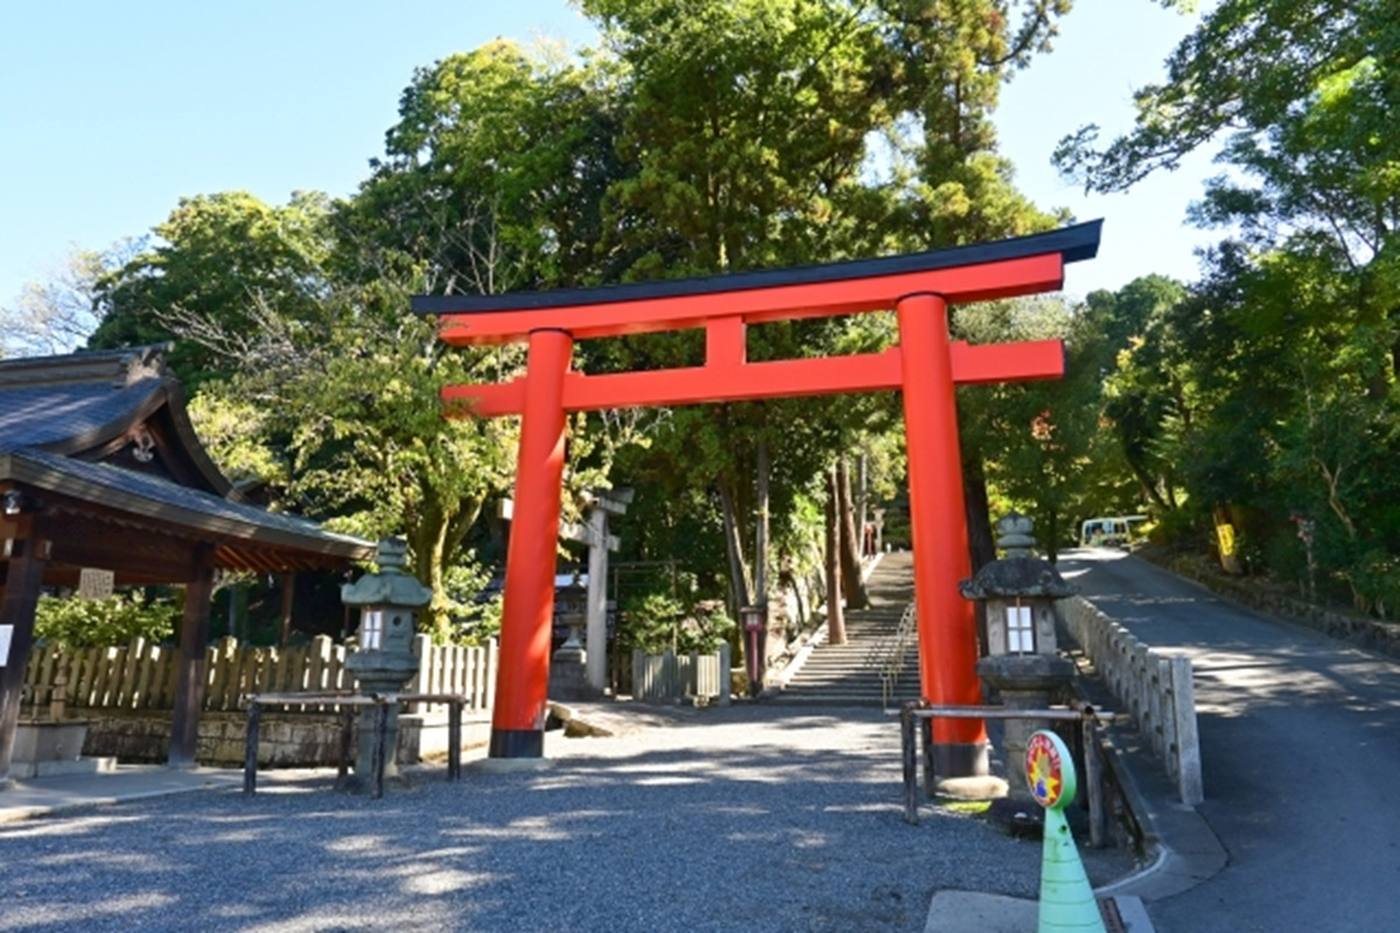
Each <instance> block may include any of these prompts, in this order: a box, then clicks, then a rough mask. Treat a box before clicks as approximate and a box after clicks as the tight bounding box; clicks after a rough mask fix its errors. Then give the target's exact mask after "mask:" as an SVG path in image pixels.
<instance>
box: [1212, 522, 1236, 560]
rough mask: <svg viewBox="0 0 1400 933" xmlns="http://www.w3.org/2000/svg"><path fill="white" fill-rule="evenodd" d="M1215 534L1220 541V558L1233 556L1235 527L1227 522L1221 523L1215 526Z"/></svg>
mask: <svg viewBox="0 0 1400 933" xmlns="http://www.w3.org/2000/svg"><path fill="white" fill-rule="evenodd" d="M1215 534H1216V536H1217V537H1218V538H1219V539H1220V556H1221V557H1233V556H1235V526H1234V525H1231V524H1230V523H1229V522H1221V523H1220V524H1219V525H1216V526H1215Z"/></svg>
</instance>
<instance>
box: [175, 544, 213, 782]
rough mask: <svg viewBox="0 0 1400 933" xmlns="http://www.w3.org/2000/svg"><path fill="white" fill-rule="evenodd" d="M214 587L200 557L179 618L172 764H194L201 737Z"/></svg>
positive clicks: (208, 570)
mask: <svg viewBox="0 0 1400 933" xmlns="http://www.w3.org/2000/svg"><path fill="white" fill-rule="evenodd" d="M213 591H214V568H213V567H211V566H208V562H207V561H205V560H201V561H200V562H199V566H198V568H197V569H196V571H195V578H194V579H193V580H191V581H190V582H189V583H188V584H186V585H185V611H184V614H183V616H182V617H181V619H180V657H179V662H178V663H179V665H180V667H179V669H178V670H177V671H176V674H175V710H174V712H173V713H172V714H171V720H170V755H169V757H168V758H167V759H166V763H167V764H169V766H170V767H172V768H193V767H194V765H195V760H194V759H195V748H196V746H197V745H198V739H199V717H200V713H201V712H202V711H203V709H204V692H205V688H206V687H207V686H208V671H207V670H206V668H207V661H206V655H207V654H208V648H209V598H210V596H211V595H212V594H213Z"/></svg>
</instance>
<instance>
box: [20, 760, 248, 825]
mask: <svg viewBox="0 0 1400 933" xmlns="http://www.w3.org/2000/svg"><path fill="white" fill-rule="evenodd" d="M242 781H243V773H242V772H241V771H232V770H227V769H221V768H196V769H193V770H190V771H172V770H171V769H169V768H166V767H164V766H161V765H118V766H117V768H116V770H115V771H112V772H107V773H99V774H65V775H60V776H57V777H44V778H34V779H32V780H28V781H16V782H14V784H13V785H11V786H10V787H8V788H6V789H5V790H0V823H9V822H13V821H15V820H27V819H33V818H35V817H41V816H51V815H53V814H57V813H67V812H70V811H72V810H80V809H86V808H88V807H96V806H104V805H107V804H113V803H120V802H123V801H132V800H144V799H146V798H149V797H165V796H168V795H170V794H182V793H188V792H190V791H197V790H205V789H207V788H211V787H232V786H235V785H241V784H242Z"/></svg>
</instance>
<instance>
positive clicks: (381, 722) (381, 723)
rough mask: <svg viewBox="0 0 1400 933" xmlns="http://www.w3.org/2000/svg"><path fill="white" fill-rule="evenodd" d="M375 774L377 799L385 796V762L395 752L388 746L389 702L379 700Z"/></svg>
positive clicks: (376, 725)
mask: <svg viewBox="0 0 1400 933" xmlns="http://www.w3.org/2000/svg"><path fill="white" fill-rule="evenodd" d="M374 714H375V715H374V755H373V759H374V774H373V775H372V777H371V780H372V781H373V782H374V784H373V796H374V799H375V800H378V799H379V798H380V797H383V796H384V762H385V761H387V760H388V758H389V756H390V755H391V754H393V753H394V750H392V749H389V748H386V747H385V746H386V744H387V741H386V740H387V738H388V733H389V704H388V703H386V702H385V701H384V700H382V699H381V700H379V701H378V705H377V706H376V707H375V710H374Z"/></svg>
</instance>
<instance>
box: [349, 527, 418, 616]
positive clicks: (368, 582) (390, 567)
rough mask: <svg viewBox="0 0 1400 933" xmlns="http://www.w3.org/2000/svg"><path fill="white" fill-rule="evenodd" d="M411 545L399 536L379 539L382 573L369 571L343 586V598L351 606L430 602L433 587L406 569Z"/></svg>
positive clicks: (407, 604) (411, 604)
mask: <svg viewBox="0 0 1400 933" xmlns="http://www.w3.org/2000/svg"><path fill="white" fill-rule="evenodd" d="M407 556H408V545H407V544H406V543H405V542H404V541H403V540H402V539H399V538H385V539H384V540H383V541H380V542H379V550H378V557H377V562H378V564H379V572H378V573H367V574H365V575H364V576H362V577H360V579H358V580H356V581H355V582H354V583H346V584H344V585H343V586H341V588H340V599H341V601H342V602H344V603H345V604H346V605H347V606H404V607H408V608H414V607H418V606H426V605H428V603H430V602H432V600H433V591H432V590H431V589H429V588H428V587H426V586H424V585H423V584H422V583H420V582H418V578H416V577H413V576H410V575H409V574H407V573H404V570H403V568H404V564H405V562H406V560H407Z"/></svg>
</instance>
